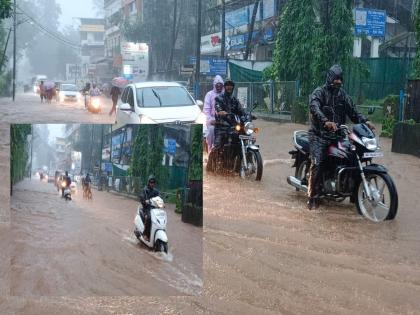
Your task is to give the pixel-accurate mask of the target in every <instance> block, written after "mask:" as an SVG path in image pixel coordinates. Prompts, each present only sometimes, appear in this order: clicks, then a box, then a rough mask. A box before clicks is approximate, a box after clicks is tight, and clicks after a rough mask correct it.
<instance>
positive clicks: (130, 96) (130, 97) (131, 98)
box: [127, 87, 134, 108]
mask: <svg viewBox="0 0 420 315" xmlns="http://www.w3.org/2000/svg"><path fill="white" fill-rule="evenodd" d="M127 103H128V104H130V106H131V107H133V108H134V93H133V89H132V88H131V87H129V88H128V94H127Z"/></svg>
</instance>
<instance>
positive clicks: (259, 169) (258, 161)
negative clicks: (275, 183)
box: [241, 150, 263, 181]
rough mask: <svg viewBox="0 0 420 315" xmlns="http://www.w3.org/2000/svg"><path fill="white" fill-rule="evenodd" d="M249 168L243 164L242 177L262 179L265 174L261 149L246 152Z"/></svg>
mask: <svg viewBox="0 0 420 315" xmlns="http://www.w3.org/2000/svg"><path fill="white" fill-rule="evenodd" d="M246 164H247V166H248V170H245V169H244V167H243V166H241V177H242V178H244V179H253V180H256V181H260V180H261V178H262V174H263V160H262V157H261V153H260V152H259V151H251V150H250V151H248V152H247V154H246Z"/></svg>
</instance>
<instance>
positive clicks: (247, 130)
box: [244, 122, 255, 136]
mask: <svg viewBox="0 0 420 315" xmlns="http://www.w3.org/2000/svg"><path fill="white" fill-rule="evenodd" d="M254 129H255V126H254V124H253V123H251V122H247V123H246V124H245V127H244V130H245V133H246V134H247V135H248V136H250V135H252V134H253V133H254Z"/></svg>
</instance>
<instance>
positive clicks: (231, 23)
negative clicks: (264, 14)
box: [225, 7, 249, 29]
mask: <svg viewBox="0 0 420 315" xmlns="http://www.w3.org/2000/svg"><path fill="white" fill-rule="evenodd" d="M248 20H249V18H248V7H243V8H241V9H238V10H234V11H230V12H226V18H225V21H226V29H231V28H237V27H239V26H242V25H247V24H248Z"/></svg>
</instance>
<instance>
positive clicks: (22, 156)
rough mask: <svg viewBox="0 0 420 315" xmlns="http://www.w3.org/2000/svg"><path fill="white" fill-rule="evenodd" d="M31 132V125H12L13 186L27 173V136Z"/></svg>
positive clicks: (11, 170)
mask: <svg viewBox="0 0 420 315" xmlns="http://www.w3.org/2000/svg"><path fill="white" fill-rule="evenodd" d="M30 134H31V126H30V125H11V127H10V181H11V187H12V186H13V185H14V184H16V183H17V182H19V181H21V180H22V179H23V178H24V177H25V175H26V172H27V165H28V158H29V152H28V145H27V138H28V135H30Z"/></svg>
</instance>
